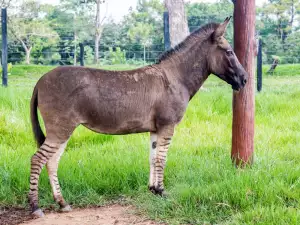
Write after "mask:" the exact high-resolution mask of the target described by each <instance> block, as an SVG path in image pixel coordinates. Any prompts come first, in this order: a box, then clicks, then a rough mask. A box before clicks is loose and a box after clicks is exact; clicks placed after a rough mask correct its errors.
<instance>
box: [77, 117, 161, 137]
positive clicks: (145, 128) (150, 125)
mask: <svg viewBox="0 0 300 225" xmlns="http://www.w3.org/2000/svg"><path fill="white" fill-rule="evenodd" d="M82 125H83V126H85V127H87V128H88V129H90V130H92V131H95V132H98V133H102V134H116V135H118V134H119V135H120V134H133V133H143V132H150V131H151V132H154V131H155V130H156V129H155V123H154V121H150V120H148V121H147V120H146V121H145V120H144V121H143V120H138V119H135V120H127V121H123V122H121V123H119V124H117V123H115V121H113V120H112V121H111V123H108V121H105V122H104V123H101V121H98V122H97V123H95V122H92V121H91V122H87V123H83V124H82Z"/></svg>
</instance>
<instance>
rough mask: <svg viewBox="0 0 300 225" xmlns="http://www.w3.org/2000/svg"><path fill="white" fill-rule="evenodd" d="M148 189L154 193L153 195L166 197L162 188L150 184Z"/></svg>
mask: <svg viewBox="0 0 300 225" xmlns="http://www.w3.org/2000/svg"><path fill="white" fill-rule="evenodd" d="M149 190H150V191H151V192H152V193H153V194H155V195H159V196H161V197H167V193H166V192H165V191H164V189H163V188H158V187H154V186H150V187H149Z"/></svg>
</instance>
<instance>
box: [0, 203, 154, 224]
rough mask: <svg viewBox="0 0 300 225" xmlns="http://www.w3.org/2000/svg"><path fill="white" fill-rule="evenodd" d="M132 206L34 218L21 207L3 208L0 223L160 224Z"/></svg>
mask: <svg viewBox="0 0 300 225" xmlns="http://www.w3.org/2000/svg"><path fill="white" fill-rule="evenodd" d="M135 213H136V210H135V209H134V207H132V206H121V205H111V206H105V207H98V208H88V209H73V211H72V212H68V213H58V212H47V211H46V212H45V217H43V218H39V219H32V218H31V215H30V213H29V212H28V211H27V210H25V209H21V208H13V209H1V210H0V225H15V224H22V225H100V224H101V225H129V224H137V225H150V224H151V225H158V224H159V223H156V222H154V221H151V220H149V219H146V218H144V217H142V216H137V215H136V214H135Z"/></svg>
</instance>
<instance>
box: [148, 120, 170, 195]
mask: <svg viewBox="0 0 300 225" xmlns="http://www.w3.org/2000/svg"><path fill="white" fill-rule="evenodd" d="M173 134H174V126H173V125H171V126H164V127H161V128H160V129H159V130H158V131H157V133H156V135H157V136H155V134H151V141H152V140H153V142H152V146H151V147H152V149H151V151H152V154H151V153H150V158H152V160H151V161H150V184H149V189H150V191H151V192H152V193H154V194H159V195H163V192H164V184H163V179H164V168H165V164H166V158H167V152H168V148H169V145H170V143H171V139H172V136H173ZM155 137H156V142H155V141H154V138H155ZM155 143H156V144H155ZM151 156H152V157H151ZM153 167H154V168H153ZM151 168H152V169H151Z"/></svg>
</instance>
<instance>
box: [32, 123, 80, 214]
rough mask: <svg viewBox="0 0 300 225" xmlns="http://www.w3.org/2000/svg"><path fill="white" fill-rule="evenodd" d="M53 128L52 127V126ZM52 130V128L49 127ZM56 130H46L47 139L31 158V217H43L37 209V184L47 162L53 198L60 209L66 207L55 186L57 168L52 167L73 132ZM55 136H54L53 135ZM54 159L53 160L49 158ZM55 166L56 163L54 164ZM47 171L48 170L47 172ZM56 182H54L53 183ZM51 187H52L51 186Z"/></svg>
mask: <svg viewBox="0 0 300 225" xmlns="http://www.w3.org/2000/svg"><path fill="white" fill-rule="evenodd" d="M53 127H54V126H53ZM51 128H52V127H51ZM55 128H56V129H53V130H52V129H49V127H48V129H47V126H46V130H47V131H48V132H47V137H46V140H45V141H44V143H43V144H42V145H41V147H40V148H39V150H38V151H37V152H36V153H35V154H34V155H33V156H32V158H31V172H30V191H29V195H28V199H29V204H30V207H31V211H32V215H33V216H34V217H42V216H44V214H43V212H42V210H41V209H40V208H39V207H38V184H39V177H40V173H41V171H42V169H43V167H44V165H45V164H47V163H48V162H49V165H47V167H48V168H49V169H50V173H49V177H50V182H51V186H52V185H53V184H54V185H55V191H56V192H55V195H54V196H55V197H56V196H57V199H58V200H57V201H59V203H61V206H62V208H64V207H66V206H67V204H65V202H64V201H63V198H61V199H60V198H59V194H57V193H58V192H60V190H59V191H58V189H57V185H56V183H57V184H58V181H57V175H56V172H57V166H53V165H54V164H55V163H54V162H53V161H58V159H59V158H60V155H61V154H62V152H63V150H64V148H65V146H66V143H67V140H68V139H69V137H70V136H71V134H72V132H73V130H74V129H75V127H73V128H72V129H62V127H60V128H59V127H58V126H56V127H55ZM54 134H55V135H54ZM52 157H54V159H53V160H51V158H52ZM56 164H57V163H56ZM48 171H49V170H48ZM55 176H56V177H55ZM55 181H56V182H55ZM52 187H53V186H52Z"/></svg>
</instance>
